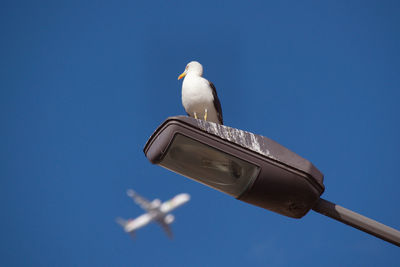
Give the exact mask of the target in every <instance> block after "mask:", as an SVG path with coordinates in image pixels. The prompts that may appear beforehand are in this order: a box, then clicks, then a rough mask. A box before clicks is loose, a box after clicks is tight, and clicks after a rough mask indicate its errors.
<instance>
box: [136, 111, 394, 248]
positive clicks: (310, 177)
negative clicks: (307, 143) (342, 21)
mask: <svg viewBox="0 0 400 267" xmlns="http://www.w3.org/2000/svg"><path fill="white" fill-rule="evenodd" d="M144 153H145V155H146V157H147V158H148V160H149V161H150V162H151V163H153V164H157V165H160V166H162V167H164V168H166V169H169V170H171V171H173V172H176V173H179V174H181V175H183V176H186V177H188V178H190V179H193V180H195V181H197V182H200V183H202V184H205V185H207V186H209V187H212V188H214V189H216V190H219V191H221V192H224V193H226V194H228V195H231V196H233V197H235V198H237V199H239V200H241V201H244V202H247V203H250V204H253V205H256V206H259V207H262V208H265V209H268V210H271V211H274V212H277V213H279V214H282V215H285V216H289V217H292V218H301V217H303V216H304V215H306V214H307V212H308V211H309V210H310V209H313V210H314V211H316V212H319V213H321V214H324V215H326V216H329V217H331V218H333V219H336V220H338V221H340V222H343V223H346V224H348V225H350V226H353V227H356V228H358V229H360V230H362V231H364V232H367V233H370V234H372V235H374V236H376V237H378V238H381V239H383V240H386V241H388V242H391V243H393V244H395V245H397V246H400V232H399V231H397V230H395V229H393V228H390V227H388V226H385V225H383V224H380V223H378V222H376V221H374V220H371V219H369V218H366V217H364V216H362V215H360V214H357V213H355V212H352V211H350V210H348V209H345V208H343V207H340V206H339V205H336V204H334V203H331V202H329V201H327V200H324V199H322V198H320V196H321V194H322V193H323V192H324V189H325V187H324V184H323V174H322V173H321V172H320V171H319V170H318V169H317V168H316V167H315V166H314V165H313V164H312V163H311V162H309V161H308V160H306V159H304V158H302V157H300V156H299V155H297V154H295V153H294V152H292V151H290V150H288V149H287V148H285V147H283V146H281V145H280V144H278V143H276V142H275V141H273V140H271V139H269V138H266V137H263V136H260V135H255V134H253V133H250V132H246V131H242V130H239V129H235V128H231V127H227V126H224V125H220V124H215V123H213V122H206V121H203V120H197V119H194V118H190V117H185V116H178V117H170V118H167V119H166V120H165V121H164V122H163V123H162V124H161V125H160V126H159V127H158V128H157V130H156V131H155V132H154V133H153V135H152V136H151V137H150V139H149V140H148V141H147V143H146V145H145V147H144Z"/></svg>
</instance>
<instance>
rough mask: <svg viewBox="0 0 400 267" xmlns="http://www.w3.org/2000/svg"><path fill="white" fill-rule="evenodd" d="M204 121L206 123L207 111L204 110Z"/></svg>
mask: <svg viewBox="0 0 400 267" xmlns="http://www.w3.org/2000/svg"><path fill="white" fill-rule="evenodd" d="M204 120H205V121H207V109H206V110H205V113H204Z"/></svg>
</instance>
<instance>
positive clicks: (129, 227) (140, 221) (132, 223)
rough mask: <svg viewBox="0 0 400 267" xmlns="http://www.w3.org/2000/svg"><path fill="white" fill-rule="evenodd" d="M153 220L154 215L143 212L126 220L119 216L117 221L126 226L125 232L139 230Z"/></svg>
mask: <svg viewBox="0 0 400 267" xmlns="http://www.w3.org/2000/svg"><path fill="white" fill-rule="evenodd" d="M152 220H153V216H152V215H150V214H149V213H146V214H143V215H141V216H139V217H137V218H136V219H129V220H124V219H122V218H117V222H118V223H119V224H120V225H121V226H122V227H123V228H124V230H125V232H132V231H134V230H137V229H139V228H141V227H143V226H145V225H147V224H148V223H149V222H151V221H152Z"/></svg>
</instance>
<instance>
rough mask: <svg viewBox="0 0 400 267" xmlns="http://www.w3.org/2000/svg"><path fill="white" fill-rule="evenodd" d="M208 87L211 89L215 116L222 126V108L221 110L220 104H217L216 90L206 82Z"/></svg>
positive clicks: (211, 84) (210, 83)
mask: <svg viewBox="0 0 400 267" xmlns="http://www.w3.org/2000/svg"><path fill="white" fill-rule="evenodd" d="M208 83H209V85H210V87H211V91H212V94H213V97H214V107H215V110H216V111H217V116H218V120H219V121H220V123H221V124H224V121H223V119H222V108H221V103H220V102H219V98H218V95H217V90H216V89H215V86H214V84H213V83H212V82H210V81H208Z"/></svg>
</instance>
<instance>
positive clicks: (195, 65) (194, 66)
mask: <svg viewBox="0 0 400 267" xmlns="http://www.w3.org/2000/svg"><path fill="white" fill-rule="evenodd" d="M189 73H190V74H195V75H198V76H201V75H203V66H202V65H201V64H200V63H199V62H197V61H192V62H190V63H189V64H187V65H186V68H185V71H184V72H183V73H182V74H181V75H179V77H178V80H180V79H182V78H183V77H185V76H186V75H187V74H189Z"/></svg>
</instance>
